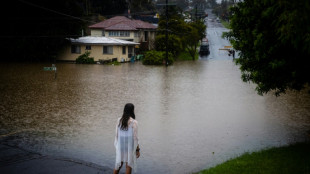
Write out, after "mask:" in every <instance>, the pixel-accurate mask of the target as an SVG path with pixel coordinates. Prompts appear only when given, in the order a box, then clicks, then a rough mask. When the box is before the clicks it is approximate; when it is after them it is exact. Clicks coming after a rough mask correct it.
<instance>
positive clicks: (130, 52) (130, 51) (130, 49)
mask: <svg viewBox="0 0 310 174" xmlns="http://www.w3.org/2000/svg"><path fill="white" fill-rule="evenodd" d="M133 51H134V50H133V46H128V58H131V56H133V53H134V52H133Z"/></svg>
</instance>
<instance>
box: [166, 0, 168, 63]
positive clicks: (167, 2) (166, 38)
mask: <svg viewBox="0 0 310 174" xmlns="http://www.w3.org/2000/svg"><path fill="white" fill-rule="evenodd" d="M166 66H168V0H166Z"/></svg>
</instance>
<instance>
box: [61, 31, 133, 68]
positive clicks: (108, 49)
mask: <svg viewBox="0 0 310 174" xmlns="http://www.w3.org/2000/svg"><path fill="white" fill-rule="evenodd" d="M69 40H70V44H69V45H68V46H67V47H65V48H64V50H63V52H62V53H61V54H60V55H59V56H58V58H57V60H60V61H75V60H76V58H78V57H79V56H80V55H82V54H84V53H85V52H86V51H89V52H90V57H94V60H95V61H96V62H104V61H111V60H113V61H114V60H116V61H118V62H125V61H130V58H131V57H132V56H134V54H135V52H134V47H135V46H136V45H139V43H135V42H131V41H125V40H121V39H115V38H109V37H102V36H101V37H94V36H85V37H80V38H77V39H69Z"/></svg>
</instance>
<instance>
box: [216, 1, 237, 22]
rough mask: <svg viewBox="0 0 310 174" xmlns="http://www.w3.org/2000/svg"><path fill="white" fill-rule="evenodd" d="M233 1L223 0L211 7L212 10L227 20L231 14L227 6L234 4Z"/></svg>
mask: <svg viewBox="0 0 310 174" xmlns="http://www.w3.org/2000/svg"><path fill="white" fill-rule="evenodd" d="M235 1H236V0H223V1H222V2H221V3H220V4H217V5H216V6H215V7H214V8H213V10H212V12H213V13H214V14H216V15H217V16H218V17H220V18H221V19H223V20H225V21H227V20H228V19H229V18H230V17H231V15H232V13H231V11H230V10H229V8H230V7H231V6H233V5H234V4H235Z"/></svg>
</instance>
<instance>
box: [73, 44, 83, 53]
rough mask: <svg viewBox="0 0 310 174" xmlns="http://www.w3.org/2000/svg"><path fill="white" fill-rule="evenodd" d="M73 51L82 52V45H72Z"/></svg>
mask: <svg viewBox="0 0 310 174" xmlns="http://www.w3.org/2000/svg"><path fill="white" fill-rule="evenodd" d="M71 53H76V54H80V53H81V46H80V45H71Z"/></svg>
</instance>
